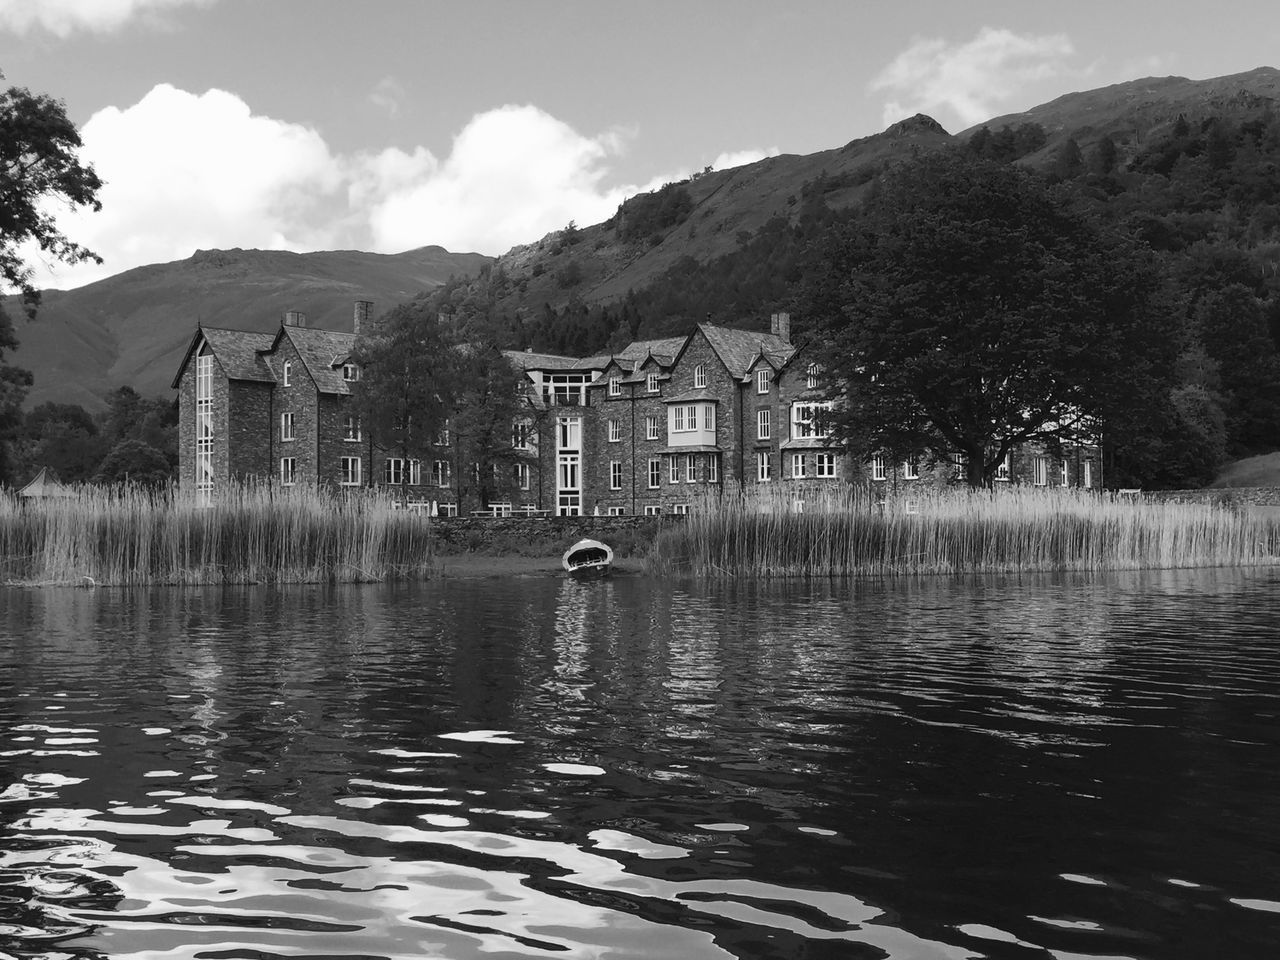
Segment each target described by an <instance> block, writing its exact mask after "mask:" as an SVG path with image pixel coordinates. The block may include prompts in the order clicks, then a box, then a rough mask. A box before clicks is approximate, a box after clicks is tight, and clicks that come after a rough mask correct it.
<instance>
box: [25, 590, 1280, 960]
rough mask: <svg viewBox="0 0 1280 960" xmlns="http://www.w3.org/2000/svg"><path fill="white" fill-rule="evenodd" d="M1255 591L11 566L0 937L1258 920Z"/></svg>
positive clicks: (1264, 758) (1011, 927)
mask: <svg viewBox="0 0 1280 960" xmlns="http://www.w3.org/2000/svg"><path fill="white" fill-rule="evenodd" d="M1278 601H1280V574H1277V573H1276V572H1274V571H1243V572H1241V571H1209V572H1194V573H1191V572H1188V573H1182V572H1175V573H1159V574H1143V575H1127V576H1122V577H1107V578H1084V577H1035V578H1024V579H1021V580H1018V579H980V580H965V581H950V580H919V581H907V582H895V583H890V584H884V583H859V584H856V585H853V586H838V587H837V586H828V585H826V584H823V585H821V586H817V587H815V586H802V585H797V584H748V585H737V586H733V585H729V586H723V585H721V586H688V585H685V586H672V585H670V584H662V583H658V582H654V581H650V580H647V579H644V578H640V577H634V578H620V579H617V580H614V581H612V582H607V583H598V584H574V583H569V582H563V581H560V580H558V579H552V578H545V579H514V578H513V579H491V580H481V579H477V580H461V581H453V582H446V583H432V584H425V585H415V586H379V587H338V588H334V587H297V588H288V589H269V588H235V589H226V590H212V589H211V590H203V591H199V590H196V591H192V590H186V591H178V590H157V591H154V592H120V591H109V590H101V589H100V590H97V591H83V590H28V591H17V590H8V591H4V590H0V956H16V957H48V958H54V957H59V958H63V957H65V958H72V957H97V956H109V957H130V958H148V960H150V958H166V960H167V958H186V957H192V958H195V957H201V958H274V957H372V958H392V957H396V958H399V957H404V958H420V957H444V958H451V960H452V958H472V957H481V956H483V957H485V958H498V960H504V958H517V957H518V958H527V957H544V956H545V957H553V956H554V957H569V958H619V960H621V958H642V957H643V958H651V957H652V958H673V960H677V958H678V960H702V958H715V957H743V958H772V957H777V958H806V957H812V958H826V957H850V958H863V957H891V958H895V960H903V958H917V957H919V958H929V957H993V958H999V957H1045V956H1051V957H1055V958H1063V960H1067V958H1077V957H1095V956H1099V957H1101V956H1105V957H1132V958H1157V957H1159V958H1166V957H1188V958H1192V957H1194V958H1208V957H1229V958H1248V957H1271V956H1275V955H1277V954H1278V953H1280V816H1278V814H1280V809H1278V805H1280V696H1278V694H1280V636H1278V635H1280V631H1278V630H1277V629H1276V624H1277V621H1278V619H1280V618H1278V617H1277V612H1276V611H1277V602H1278Z"/></svg>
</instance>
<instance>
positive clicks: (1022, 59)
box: [871, 27, 1075, 127]
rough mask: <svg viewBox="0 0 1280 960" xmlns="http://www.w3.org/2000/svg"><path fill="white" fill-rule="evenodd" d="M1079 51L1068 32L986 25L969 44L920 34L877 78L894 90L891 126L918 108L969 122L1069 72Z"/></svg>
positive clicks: (880, 87) (888, 110)
mask: <svg viewBox="0 0 1280 960" xmlns="http://www.w3.org/2000/svg"><path fill="white" fill-rule="evenodd" d="M1074 53H1075V48H1074V47H1073V46H1072V44H1071V40H1070V39H1069V38H1068V37H1066V36H1064V35H1062V34H1049V35H1044V36H1032V35H1019V34H1016V33H1014V32H1013V31H1011V30H998V29H993V28H991V27H983V28H982V29H981V30H979V31H978V34H977V36H976V37H974V38H973V39H972V40H970V41H969V42H967V43H962V44H950V43H948V42H947V41H945V40H941V39H917V40H915V41H913V42H912V44H911V45H910V46H909V47H907V49H906V50H904V51H902V52H901V53H899V54H898V55H897V56H896V57H894V59H893V61H892V62H891V63H890V64H889V65H888V66H887V67H885V68H884V69H883V70H881V71H880V73H879V74H877V75H876V76H875V78H874V79H873V80H872V81H871V89H872V90H873V91H889V92H890V93H891V94H892V95H893V99H892V100H890V101H888V102H887V103H886V104H885V107H884V116H883V119H884V122H885V124H886V125H888V124H890V123H893V122H895V121H897V120H901V119H903V118H904V117H908V116H911V115H912V114H915V113H936V112H938V111H939V110H940V109H941V110H950V111H951V112H952V113H954V114H955V115H956V116H957V117H958V118H959V120H960V122H961V123H962V124H963V125H964V126H966V127H967V126H971V125H973V124H975V123H978V122H980V121H982V120H987V119H990V118H991V117H992V116H994V115H995V114H996V113H998V112H999V110H998V106H997V105H998V104H1001V103H1003V102H1005V101H1008V100H1009V99H1010V98H1012V97H1014V96H1015V95H1020V94H1023V93H1024V92H1025V88H1026V86H1027V85H1028V84H1032V83H1035V82H1037V81H1041V80H1046V79H1049V78H1051V77H1055V76H1059V75H1061V74H1063V73H1066V72H1067V66H1066V62H1065V61H1066V60H1067V58H1069V57H1071V56H1072V55H1073V54H1074Z"/></svg>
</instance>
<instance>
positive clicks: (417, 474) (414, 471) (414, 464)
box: [409, 460, 422, 487]
mask: <svg viewBox="0 0 1280 960" xmlns="http://www.w3.org/2000/svg"><path fill="white" fill-rule="evenodd" d="M421 485H422V461H421V460H410V461H409V486H411V487H417V486H421Z"/></svg>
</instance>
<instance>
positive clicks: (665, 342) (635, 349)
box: [614, 337, 689, 367]
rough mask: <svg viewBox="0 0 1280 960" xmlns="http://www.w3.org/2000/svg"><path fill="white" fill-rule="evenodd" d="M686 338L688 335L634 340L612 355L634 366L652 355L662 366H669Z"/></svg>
mask: <svg viewBox="0 0 1280 960" xmlns="http://www.w3.org/2000/svg"><path fill="white" fill-rule="evenodd" d="M688 339H689V338H688V337H666V338H664V339H662V340H635V341H633V342H631V343H628V344H627V345H626V346H625V347H623V348H622V349H621V350H620V351H618V353H616V354H615V355H614V356H615V357H617V359H619V360H629V361H631V362H632V363H633V365H634V366H639V365H640V364H642V363H644V361H645V360H646V359H647V358H648V357H653V358H654V359H655V360H657V361H658V362H659V363H661V364H662V365H663V366H664V367H669V366H671V364H672V362H673V361H674V360H675V358H676V355H677V354H679V353H680V350H681V348H682V347H683V346H684V344H685V341H686V340H688Z"/></svg>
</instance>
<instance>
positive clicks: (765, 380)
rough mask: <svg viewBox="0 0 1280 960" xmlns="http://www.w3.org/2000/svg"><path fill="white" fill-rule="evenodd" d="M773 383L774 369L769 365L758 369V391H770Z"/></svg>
mask: <svg viewBox="0 0 1280 960" xmlns="http://www.w3.org/2000/svg"><path fill="white" fill-rule="evenodd" d="M771 383H773V371H772V370H770V369H769V368H768V367H765V368H763V369H761V370H757V371H756V393H768V392H769V385H770V384H771Z"/></svg>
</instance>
